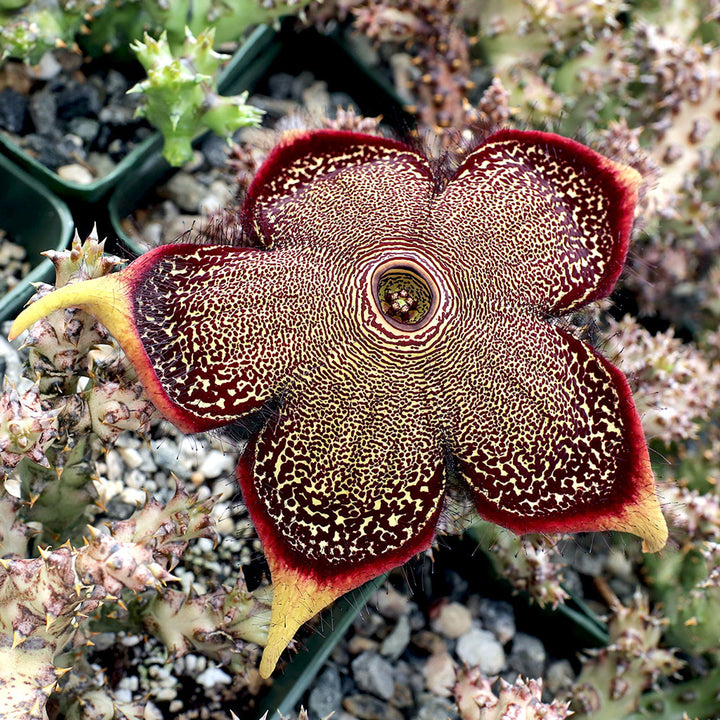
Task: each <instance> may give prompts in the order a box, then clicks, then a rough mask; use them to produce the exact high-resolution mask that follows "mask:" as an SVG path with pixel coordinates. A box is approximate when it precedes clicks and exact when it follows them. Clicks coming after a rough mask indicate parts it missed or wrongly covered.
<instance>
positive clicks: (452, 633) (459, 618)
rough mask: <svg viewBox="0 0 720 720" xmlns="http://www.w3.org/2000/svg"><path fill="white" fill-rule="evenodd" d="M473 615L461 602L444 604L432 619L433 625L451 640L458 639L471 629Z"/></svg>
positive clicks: (433, 627)
mask: <svg viewBox="0 0 720 720" xmlns="http://www.w3.org/2000/svg"><path fill="white" fill-rule="evenodd" d="M471 623H472V616H471V615H470V611H469V610H468V609H467V608H466V607H465V606H464V605H461V604H460V603H456V602H451V603H446V604H444V605H443V606H442V607H441V608H440V611H439V612H438V614H437V617H435V619H434V620H433V621H432V623H431V627H432V629H433V630H434V631H435V632H436V633H440V635H442V636H443V637H446V638H448V639H450V640H457V639H458V638H459V637H460V636H461V635H464V634H465V633H466V632H468V631H469V630H470V625H471Z"/></svg>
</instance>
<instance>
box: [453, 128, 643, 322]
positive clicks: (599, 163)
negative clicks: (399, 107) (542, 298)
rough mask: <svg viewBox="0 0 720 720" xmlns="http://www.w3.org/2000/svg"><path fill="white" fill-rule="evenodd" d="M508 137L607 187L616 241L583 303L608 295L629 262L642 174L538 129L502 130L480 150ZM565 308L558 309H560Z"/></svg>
mask: <svg viewBox="0 0 720 720" xmlns="http://www.w3.org/2000/svg"><path fill="white" fill-rule="evenodd" d="M508 140H511V141H515V142H517V143H518V144H522V145H541V146H544V147H545V148H547V149H548V151H550V152H552V153H555V154H556V155H557V156H558V157H559V158H561V159H562V160H563V161H565V162H566V163H568V164H569V165H571V166H572V167H573V168H575V169H576V170H578V171H580V172H582V173H585V174H589V175H591V176H594V177H595V178H596V179H597V181H598V183H599V184H600V185H601V186H602V187H603V188H604V190H605V193H606V194H607V198H608V201H609V206H610V217H609V219H610V225H611V233H612V235H613V236H614V240H615V242H614V244H613V248H612V255H611V257H610V258H609V259H608V263H607V267H606V270H605V272H604V274H603V276H602V277H601V278H600V279H599V281H598V284H597V287H596V289H595V291H594V292H593V293H592V294H591V295H590V296H588V297H586V298H585V299H584V300H583V304H586V303H589V302H592V301H593V300H599V299H601V298H604V297H606V296H607V295H609V294H610V293H611V292H612V290H613V288H614V287H615V283H616V282H617V280H618V278H619V277H620V273H621V272H622V269H623V266H624V264H625V258H626V256H627V252H628V247H629V244H630V233H631V232H632V227H633V221H634V217H635V206H636V204H637V198H638V186H639V181H640V176H639V174H638V173H637V172H636V171H635V170H633V169H632V168H629V167H627V166H624V165H620V164H619V163H616V162H614V161H612V160H610V159H608V158H606V157H605V156H604V155H601V154H600V153H598V152H596V151H595V150H592V149H591V148H589V147H587V146H586V145H583V144H581V143H579V142H577V141H575V140H571V139H569V138H566V137H562V136H561V135H556V134H555V133H548V132H540V131H537V130H513V129H505V130H499V131H498V132H496V133H493V134H492V135H490V136H489V137H488V138H486V139H485V140H484V141H483V142H482V143H481V144H480V145H479V146H478V147H477V148H476V150H479V149H481V148H482V147H483V145H487V144H490V143H495V142H505V141H508ZM472 162H473V158H472V154H471V156H470V157H469V158H468V159H467V160H466V161H465V162H464V163H463V164H462V165H461V166H460V167H459V168H458V169H457V171H456V172H455V177H457V176H458V175H459V174H460V173H461V172H463V171H464V170H465V168H466V166H467V164H469V163H472ZM581 290H582V289H581V288H578V290H577V291H576V293H573V294H571V295H569V296H567V298H566V301H565V302H564V303H563V304H564V306H565V307H566V308H570V307H571V306H572V304H573V302H574V301H575V300H576V299H577V298H578V297H579V296H580V294H581ZM563 309H564V308H558V311H563Z"/></svg>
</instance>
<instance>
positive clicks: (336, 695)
mask: <svg viewBox="0 0 720 720" xmlns="http://www.w3.org/2000/svg"><path fill="white" fill-rule="evenodd" d="M342 697H343V696H342V687H341V683H340V673H339V672H338V671H337V668H335V667H333V666H332V665H329V666H328V667H326V668H325V670H324V671H323V672H322V674H321V675H320V676H319V677H318V678H317V680H316V681H315V683H314V685H313V689H312V692H311V693H310V697H309V698H308V710H310V712H311V713H313V714H315V715H317V717H318V718H326V717H327V716H328V715H330V714H331V713H337V712H338V711H339V710H340V706H341V704H342Z"/></svg>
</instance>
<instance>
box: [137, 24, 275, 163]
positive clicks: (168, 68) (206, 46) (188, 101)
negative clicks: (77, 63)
mask: <svg viewBox="0 0 720 720" xmlns="http://www.w3.org/2000/svg"><path fill="white" fill-rule="evenodd" d="M214 37H215V30H214V28H210V29H208V30H203V31H202V32H201V33H200V34H199V35H198V36H197V37H195V36H194V35H193V34H192V33H191V32H190V30H188V31H187V35H186V37H185V42H184V44H183V46H182V49H181V51H180V52H179V53H178V54H177V55H176V54H174V53H173V52H172V50H171V49H170V45H169V43H168V40H167V33H166V32H164V31H163V34H162V35H161V36H160V38H159V39H158V40H155V39H153V38H151V37H150V36H149V35H148V34H147V33H145V39H144V42H140V41H139V40H138V41H137V42H135V43H134V44H133V45H131V48H132V49H133V50H134V51H135V53H136V54H137V57H138V59H139V60H140V62H141V63H142V65H143V67H144V68H145V70H146V71H147V74H148V77H147V80H143V81H142V82H140V83H138V84H137V85H135V86H134V87H133V88H131V89H130V90H129V91H128V92H130V93H141V94H142V96H143V99H144V103H143V104H142V105H141V106H140V107H139V108H138V110H137V112H138V114H139V115H141V116H142V117H145V118H147V119H148V120H149V121H150V122H151V123H152V124H153V125H154V126H155V127H157V128H158V129H159V130H160V132H161V133H162V134H163V137H164V139H165V144H164V147H163V156H164V157H165V159H166V160H167V161H168V162H169V163H170V164H171V165H183V164H184V163H186V162H188V161H189V160H192V157H193V151H192V140H193V138H194V137H195V136H196V135H197V134H198V133H199V132H200V131H201V130H202V129H203V128H207V129H210V130H213V131H214V132H215V133H216V134H217V135H220V136H221V137H225V138H227V139H228V142H229V141H230V138H231V136H232V134H233V133H234V132H235V131H236V130H237V129H239V128H241V127H246V126H248V125H257V124H258V123H259V122H260V119H261V117H262V111H261V110H258V109H257V108H255V107H253V106H252V105H248V104H246V102H245V101H246V100H247V92H245V93H242V94H241V95H235V96H233V97H227V96H223V95H220V94H219V93H218V89H217V73H218V70H219V68H220V65H221V64H222V61H223V60H224V59H225V58H226V57H227V56H225V55H222V54H220V53H217V52H215V51H214V50H213V41H214Z"/></svg>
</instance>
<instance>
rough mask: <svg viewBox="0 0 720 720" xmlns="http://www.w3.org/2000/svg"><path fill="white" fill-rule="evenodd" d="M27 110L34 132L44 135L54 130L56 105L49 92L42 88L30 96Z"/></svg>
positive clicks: (53, 96)
mask: <svg viewBox="0 0 720 720" xmlns="http://www.w3.org/2000/svg"><path fill="white" fill-rule="evenodd" d="M29 110H30V118H31V119H32V122H33V126H34V127H35V130H36V132H38V133H40V134H41V135H45V134H47V133H50V132H52V131H53V130H54V129H55V123H56V120H57V103H56V101H55V95H53V93H52V92H50V90H48V89H47V88H43V89H42V90H40V91H38V92H36V93H34V94H33V95H31V96H30V104H29Z"/></svg>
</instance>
